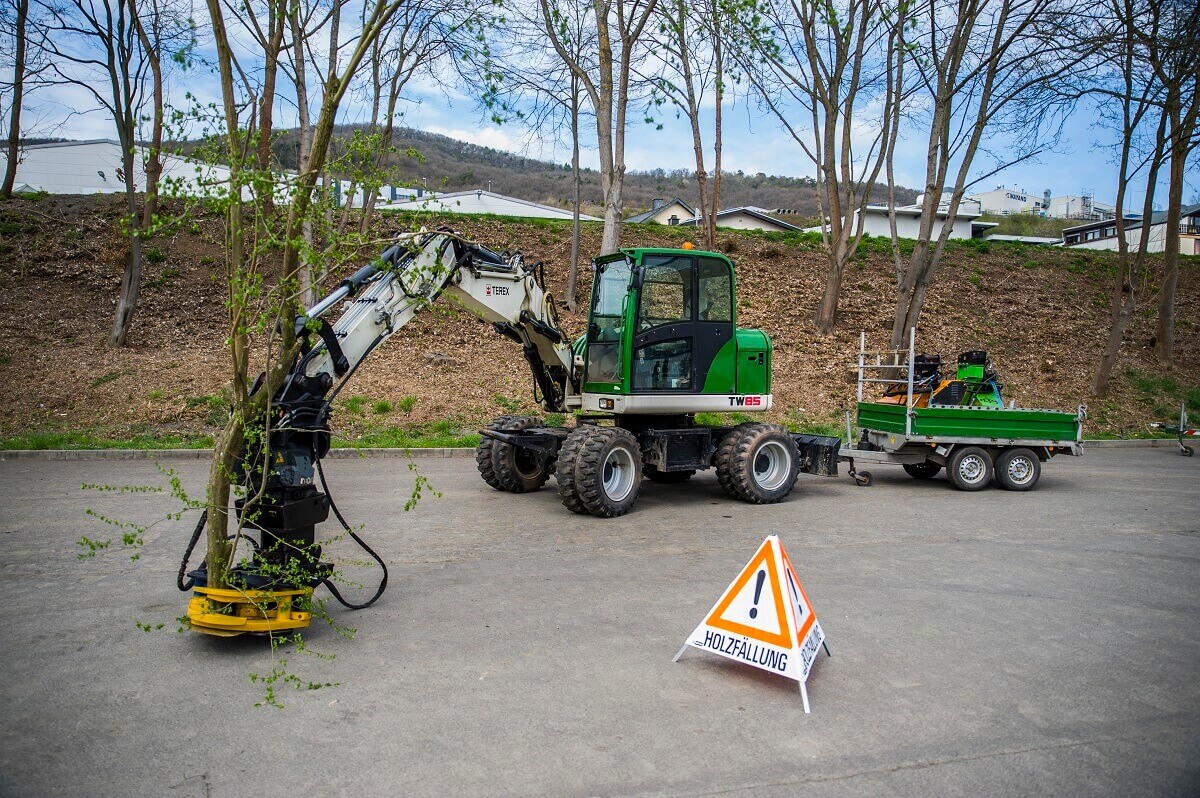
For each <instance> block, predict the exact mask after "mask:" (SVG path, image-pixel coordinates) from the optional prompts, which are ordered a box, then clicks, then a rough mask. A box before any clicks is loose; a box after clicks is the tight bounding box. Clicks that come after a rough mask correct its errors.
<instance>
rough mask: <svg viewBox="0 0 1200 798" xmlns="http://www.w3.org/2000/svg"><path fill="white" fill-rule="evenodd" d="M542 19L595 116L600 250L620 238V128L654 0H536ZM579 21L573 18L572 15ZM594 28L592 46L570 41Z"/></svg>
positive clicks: (607, 249)
mask: <svg viewBox="0 0 1200 798" xmlns="http://www.w3.org/2000/svg"><path fill="white" fill-rule="evenodd" d="M538 3H539V7H540V9H541V12H542V24H543V26H544V28H545V32H546V35H547V37H548V38H549V40H550V43H551V44H552V45H553V47H554V50H555V52H556V53H558V57H559V58H561V59H562V61H563V63H565V64H566V65H567V66H568V67H569V68H570V70H571V72H572V73H573V74H574V75H575V76H576V77H577V78H578V79H579V82H580V84H581V85H582V86H583V90H584V92H585V93H586V94H587V97H588V102H589V104H590V105H591V107H592V111H593V113H594V116H595V120H596V141H597V146H598V149H599V154H600V187H601V190H602V192H603V194H604V235H603V238H602V239H601V244H600V250H601V254H607V253H610V252H616V251H617V249H618V247H619V246H620V242H621V224H622V219H621V217H622V212H623V209H624V203H623V200H622V191H623V188H624V181H625V133H626V115H627V112H628V110H629V102H630V99H631V98H632V95H633V92H634V91H635V88H636V87H635V85H634V81H633V77H634V65H635V63H636V62H637V61H638V59H640V58H641V57H642V46H643V44H644V41H643V34H644V32H645V30H646V25H647V23H648V22H649V21H650V18H651V16H652V15H653V13H654V10H655V8H656V6H657V5H658V0H595V2H594V3H584V2H580V0H538ZM573 20H574V21H582V24H573V23H572V21H573ZM589 29H590V30H592V31H594V36H595V42H596V48H595V51H594V52H591V51H589V52H587V53H586V54H581V53H580V52H579V49H578V48H576V47H575V46H574V45H573V41H577V34H576V33H574V31H578V30H589Z"/></svg>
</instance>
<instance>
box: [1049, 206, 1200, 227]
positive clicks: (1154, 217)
mask: <svg viewBox="0 0 1200 798" xmlns="http://www.w3.org/2000/svg"><path fill="white" fill-rule="evenodd" d="M1198 213H1200V205H1186V206H1184V207H1182V208H1180V209H1179V218H1180V219H1182V218H1183V217H1185V216H1195V215H1196V214H1198ZM1166 221H1167V212H1166V211H1155V212H1154V213H1152V214H1150V224H1151V226H1153V225H1156V224H1163V223H1164V222H1166ZM1141 226H1142V222H1141V220H1140V219H1139V220H1138V221H1136V222H1130V223H1128V224H1126V225H1125V229H1126V230H1138V229H1140V228H1141ZM1072 229H1074V228H1072ZM1063 232H1066V231H1065V230H1064V231H1063Z"/></svg>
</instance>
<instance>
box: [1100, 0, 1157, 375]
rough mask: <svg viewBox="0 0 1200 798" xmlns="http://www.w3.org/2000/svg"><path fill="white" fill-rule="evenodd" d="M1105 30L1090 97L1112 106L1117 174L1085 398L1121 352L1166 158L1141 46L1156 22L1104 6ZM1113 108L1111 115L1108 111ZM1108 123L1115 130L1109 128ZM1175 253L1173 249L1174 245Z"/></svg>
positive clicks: (1134, 5)
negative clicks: (1099, 337)
mask: <svg viewBox="0 0 1200 798" xmlns="http://www.w3.org/2000/svg"><path fill="white" fill-rule="evenodd" d="M1107 11H1108V13H1109V15H1110V19H1109V20H1107V22H1109V26H1108V27H1107V29H1106V31H1105V36H1104V39H1105V50H1104V55H1105V56H1106V58H1105V62H1106V63H1107V64H1108V65H1109V67H1110V69H1109V70H1107V71H1106V74H1104V75H1103V79H1102V82H1101V84H1100V85H1099V87H1098V91H1099V92H1100V93H1101V94H1103V95H1105V96H1107V97H1108V98H1110V99H1113V100H1115V101H1116V102H1115V103H1113V104H1110V105H1109V106H1108V107H1107V108H1105V109H1104V110H1105V114H1106V116H1107V117H1108V118H1109V119H1110V120H1111V121H1110V126H1111V127H1112V128H1113V129H1114V130H1116V131H1117V132H1118V134H1119V136H1120V138H1119V141H1120V144H1119V152H1118V169H1117V197H1116V208H1115V210H1116V220H1115V224H1116V228H1117V271H1116V274H1115V275H1114V276H1113V283H1112V290H1111V292H1110V293H1109V306H1110V321H1109V330H1108V339H1107V341H1106V343H1105V346H1104V351H1103V353H1102V354H1101V355H1100V360H1099V362H1098V363H1097V365H1096V373H1095V374H1094V375H1093V377H1092V394H1093V395H1095V396H1105V395H1106V394H1107V393H1108V384H1109V380H1110V379H1111V377H1112V372H1113V368H1114V367H1115V366H1116V363H1117V359H1118V358H1119V357H1120V354H1121V343H1122V341H1124V339H1125V333H1126V331H1127V330H1128V329H1129V324H1130V322H1131V321H1132V320H1133V315H1134V312H1135V311H1136V310H1137V298H1138V289H1139V284H1140V283H1141V282H1142V279H1143V274H1144V272H1145V269H1146V261H1147V250H1148V249H1149V244H1150V231H1151V228H1152V227H1153V225H1151V224H1150V221H1151V219H1152V216H1153V211H1154V189H1155V186H1156V185H1157V183H1158V175H1159V172H1160V169H1161V167H1162V165H1163V164H1164V163H1165V162H1166V159H1167V158H1168V153H1167V146H1168V136H1167V132H1168V126H1169V119H1168V117H1169V115H1168V114H1167V113H1166V112H1165V111H1164V108H1163V103H1164V97H1165V94H1166V91H1167V90H1166V87H1164V86H1163V85H1162V83H1161V82H1160V81H1159V80H1158V77H1157V76H1156V75H1155V71H1154V69H1153V68H1152V67H1151V66H1150V65H1149V60H1150V59H1149V58H1148V54H1147V50H1148V48H1151V47H1154V46H1156V43H1157V41H1158V39H1159V25H1160V23H1161V21H1162V20H1161V17H1160V16H1159V15H1158V14H1156V13H1153V11H1152V9H1151V8H1149V7H1148V6H1146V5H1145V4H1143V3H1140V2H1137V0H1109V5H1108V8H1107ZM1114 106H1115V110H1114ZM1114 123H1115V124H1114ZM1139 178H1140V179H1144V181H1145V183H1144V189H1145V190H1144V193H1143V201H1142V209H1141V223H1140V225H1139V227H1138V229H1139V235H1138V237H1137V241H1136V244H1135V248H1134V249H1132V251H1131V248H1130V241H1129V229H1128V225H1127V219H1126V217H1127V216H1128V215H1129V214H1127V213H1126V210H1125V208H1126V206H1127V202H1126V198H1127V196H1128V194H1129V187H1130V186H1131V185H1132V184H1133V181H1134V180H1135V179H1139ZM1176 248H1178V244H1177V245H1176Z"/></svg>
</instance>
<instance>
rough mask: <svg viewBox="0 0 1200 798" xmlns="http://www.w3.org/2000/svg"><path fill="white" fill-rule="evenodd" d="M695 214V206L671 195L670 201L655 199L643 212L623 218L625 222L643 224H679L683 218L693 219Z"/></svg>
mask: <svg viewBox="0 0 1200 798" xmlns="http://www.w3.org/2000/svg"><path fill="white" fill-rule="evenodd" d="M695 216H696V209H695V208H693V207H692V206H691V205H688V204H687V203H686V202H684V201H683V200H681V199H679V197H672V198H671V199H670V201H667V200H664V199H655V200H654V201H653V202H652V203H651V205H650V210H648V211H646V212H645V213H639V214H637V215H636V216H630V217H629V218H628V219H626V220H625V223H626V224H645V223H648V222H656V223H658V224H666V225H677V224H681V223H682V222H683V221H684V220H685V219H693V218H695Z"/></svg>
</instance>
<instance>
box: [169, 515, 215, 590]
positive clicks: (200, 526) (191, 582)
mask: <svg viewBox="0 0 1200 798" xmlns="http://www.w3.org/2000/svg"><path fill="white" fill-rule="evenodd" d="M207 520H208V510H205V511H204V512H202V513H200V520H199V521H197V522H196V528H195V529H194V530H192V539H191V540H190V541H188V544H187V549H185V550H184V552H183V562H181V563H179V577H178V578H177V579H176V580H175V584H176V585H178V586H179V589H180V591H182V592H184V593H186V592H187V591H189V590H191V589H192V588H193V587H195V586H196V580H195V579H192V578H191V577H186V581H185V574H186V573H187V567H188V560H189V559H190V558H191V556H192V551H193V550H194V549H195V548H196V544H197V543H198V542H199V541H200V533H201V532H203V531H204V522H205V521H207Z"/></svg>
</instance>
